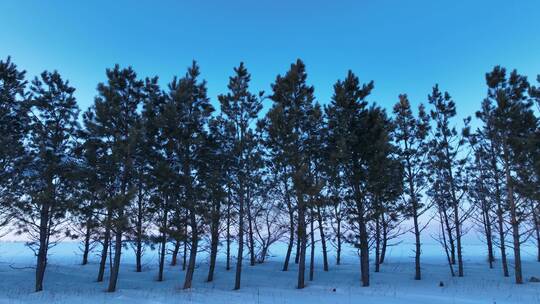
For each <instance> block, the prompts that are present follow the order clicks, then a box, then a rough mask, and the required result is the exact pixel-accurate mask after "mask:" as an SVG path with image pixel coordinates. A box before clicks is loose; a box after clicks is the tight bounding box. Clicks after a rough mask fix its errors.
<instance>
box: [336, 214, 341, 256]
mask: <svg viewBox="0 0 540 304" xmlns="http://www.w3.org/2000/svg"><path fill="white" fill-rule="evenodd" d="M336 209H337V207H336ZM336 215H337V210H336ZM336 222H337V223H336V224H337V229H336V239H337V248H336V265H341V217H339V216H337V217H336Z"/></svg>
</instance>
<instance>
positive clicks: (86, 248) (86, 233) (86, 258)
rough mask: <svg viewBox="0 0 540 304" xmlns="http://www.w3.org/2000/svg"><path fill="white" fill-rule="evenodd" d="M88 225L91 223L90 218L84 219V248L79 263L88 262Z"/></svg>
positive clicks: (90, 230) (89, 229)
mask: <svg viewBox="0 0 540 304" xmlns="http://www.w3.org/2000/svg"><path fill="white" fill-rule="evenodd" d="M90 225H91V220H90V219H88V220H87V221H86V231H85V233H84V249H83V258H82V263H81V265H86V264H88V254H89V253H90V237H91V232H92V229H91V227H90Z"/></svg>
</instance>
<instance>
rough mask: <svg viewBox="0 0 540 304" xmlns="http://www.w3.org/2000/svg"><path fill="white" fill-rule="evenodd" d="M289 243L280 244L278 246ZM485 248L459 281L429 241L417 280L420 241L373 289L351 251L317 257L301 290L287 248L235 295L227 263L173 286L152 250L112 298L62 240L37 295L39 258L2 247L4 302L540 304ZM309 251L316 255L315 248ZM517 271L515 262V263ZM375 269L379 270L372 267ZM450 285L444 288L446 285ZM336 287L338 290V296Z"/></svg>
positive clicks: (530, 262)
mask: <svg viewBox="0 0 540 304" xmlns="http://www.w3.org/2000/svg"><path fill="white" fill-rule="evenodd" d="M279 246H281V245H278V247H279ZM484 247H485V246H483V245H482V244H480V243H478V244H477V245H465V247H464V254H465V277H463V278H452V277H451V276H450V274H449V270H448V265H447V264H446V263H445V258H444V256H443V254H442V251H441V248H440V246H439V245H438V244H424V249H423V265H422V266H423V267H422V270H423V280H422V281H415V280H413V270H414V264H413V258H412V254H413V252H412V244H410V243H402V244H400V245H399V246H396V247H392V248H391V249H390V254H389V256H388V258H387V261H385V264H384V265H382V269H381V272H380V273H372V276H371V286H370V287H360V274H359V264H358V258H357V257H356V256H355V254H354V251H353V250H351V249H349V250H347V251H346V252H345V253H346V256H345V257H344V262H343V264H342V265H340V266H336V265H335V258H334V256H333V255H332V256H331V260H330V262H331V264H330V265H331V267H330V271H329V272H323V271H322V267H321V258H320V256H317V267H316V272H315V280H314V281H313V282H309V283H308V286H307V287H306V288H305V289H303V290H297V289H296V288H295V286H296V270H297V268H296V265H294V263H293V264H292V267H291V269H290V271H288V272H283V271H281V266H282V260H283V258H282V250H281V249H282V248H274V253H275V256H274V257H272V258H271V259H270V260H269V262H267V263H265V264H258V265H256V266H247V265H246V266H245V267H244V272H243V275H242V289H241V290H239V291H233V290H232V287H233V282H234V271H233V270H231V271H225V269H224V268H225V266H224V262H223V260H222V259H221V260H220V261H219V262H218V266H217V269H216V275H215V280H214V282H212V283H207V282H205V278H206V274H207V271H208V263H207V258H206V254H204V253H201V255H200V258H199V259H198V268H197V269H196V272H195V279H194V287H193V289H191V290H181V284H182V281H183V278H184V273H183V272H182V271H181V267H179V266H176V267H171V266H167V268H166V273H165V279H166V280H165V281H164V282H157V281H156V280H155V278H156V273H157V254H156V252H155V251H150V250H148V251H147V253H146V256H145V264H144V270H143V272H142V273H136V272H135V271H134V268H135V267H134V259H133V254H132V251H131V250H129V249H128V250H125V251H124V252H125V255H124V256H123V260H122V262H123V263H122V267H121V273H120V278H119V282H118V291H117V292H116V293H106V292H105V288H106V283H96V282H95V278H96V275H97V261H98V259H97V257H96V256H95V255H94V256H92V260H91V263H90V264H89V265H86V266H81V265H79V263H80V258H81V257H80V251H79V250H78V244H77V243H67V242H66V243H61V244H59V245H58V246H57V247H55V248H53V249H52V250H51V255H50V258H49V265H48V268H47V273H46V275H45V284H44V288H45V291H43V292H40V293H34V292H33V286H34V269H32V268H31V267H32V266H33V265H34V263H35V260H34V257H33V254H32V252H31V251H30V250H29V249H28V248H26V247H25V246H24V243H20V242H1V243H0V303H130V304H133V303H228V304H229V303H309V304H316V303H341V304H348V303H377V304H386V303H410V304H413V303H430V304H431V303H437V304H443V303H490V304H492V303H497V304H499V303H540V283H530V282H526V283H525V284H523V285H521V286H518V285H515V284H514V283H513V277H512V275H513V274H511V276H510V277H509V278H503V277H502V275H501V270H500V264H499V263H496V264H495V268H494V269H489V268H488V265H487V263H486V259H485V254H484V252H485V248H484ZM308 252H309V251H308ZM534 252H535V250H534V248H531V247H529V248H525V249H524V252H523V253H522V255H523V257H524V267H523V268H524V275H525V278H526V279H528V278H529V277H530V276H533V275H534V276H537V277H540V263H538V262H536V261H535V256H534ZM512 266H513V265H512ZM372 268H373V267H372ZM440 281H442V282H443V283H444V287H439V282H440ZM334 289H335V291H334Z"/></svg>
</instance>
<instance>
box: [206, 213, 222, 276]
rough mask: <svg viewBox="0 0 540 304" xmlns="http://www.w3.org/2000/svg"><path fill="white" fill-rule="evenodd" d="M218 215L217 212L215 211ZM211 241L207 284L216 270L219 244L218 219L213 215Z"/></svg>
mask: <svg viewBox="0 0 540 304" xmlns="http://www.w3.org/2000/svg"><path fill="white" fill-rule="evenodd" d="M217 213H218V214H219V210H218V211H217ZM210 230H211V233H210V234H211V236H210V238H211V240H210V267H209V268H208V278H207V279H206V281H207V282H212V281H213V280H214V270H215V268H216V257H217V250H218V244H219V217H218V215H214V221H213V223H212V225H211V228H210Z"/></svg>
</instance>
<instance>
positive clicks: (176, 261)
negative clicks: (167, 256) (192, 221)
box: [171, 240, 180, 266]
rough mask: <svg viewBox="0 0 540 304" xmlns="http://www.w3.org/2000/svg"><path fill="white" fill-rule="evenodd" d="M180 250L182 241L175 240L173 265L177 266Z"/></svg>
mask: <svg viewBox="0 0 540 304" xmlns="http://www.w3.org/2000/svg"><path fill="white" fill-rule="evenodd" d="M178 252H180V241H179V240H175V241H174V248H173V252H172V258H171V266H176V264H177V263H178Z"/></svg>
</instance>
